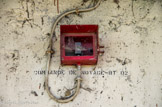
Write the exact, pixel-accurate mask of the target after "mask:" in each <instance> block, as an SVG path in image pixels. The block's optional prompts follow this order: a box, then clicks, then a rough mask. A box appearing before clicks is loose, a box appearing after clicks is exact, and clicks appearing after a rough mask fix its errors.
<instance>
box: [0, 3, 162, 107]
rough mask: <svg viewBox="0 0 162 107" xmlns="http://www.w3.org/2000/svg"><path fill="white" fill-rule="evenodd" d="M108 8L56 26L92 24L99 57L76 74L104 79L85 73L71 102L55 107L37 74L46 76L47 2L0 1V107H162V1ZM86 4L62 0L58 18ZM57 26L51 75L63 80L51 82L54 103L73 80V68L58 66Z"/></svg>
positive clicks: (50, 13) (51, 14)
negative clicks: (101, 48)
mask: <svg viewBox="0 0 162 107" xmlns="http://www.w3.org/2000/svg"><path fill="white" fill-rule="evenodd" d="M114 1H116V3H115V2H114ZM114 1H113V0H104V1H102V3H101V5H100V7H99V8H97V9H96V10H95V11H92V12H88V13H81V14H80V16H79V17H78V16H77V15H69V16H68V17H66V18H64V19H63V20H61V22H60V23H59V25H60V24H98V25H99V37H100V44H102V45H104V46H105V54H104V55H102V56H99V62H98V64H97V66H83V67H82V70H83V71H93V70H94V72H95V71H103V73H104V75H103V74H100V73H98V74H94V72H93V74H91V73H90V72H89V73H88V72H87V73H86V72H84V74H83V83H82V87H83V88H82V89H81V90H80V93H79V95H78V96H77V97H76V99H75V100H74V101H73V102H70V103H67V104H58V103H56V102H54V101H52V100H50V99H49V97H48V95H47V93H46V92H45V90H44V87H43V84H44V75H43V74H38V72H37V71H38V70H44V69H45V65H46V55H45V51H46V49H47V46H48V39H49V32H50V30H51V26H52V23H53V22H54V20H55V19H56V17H57V16H58V15H59V13H57V9H56V6H54V5H53V0H0V107H89V106H92V107H162V57H161V55H162V48H161V47H162V42H161V41H162V1H161V0H119V2H118V0H114ZM89 2H90V1H88V2H87V3H84V4H83V3H82V0H60V4H59V6H60V13H62V12H63V11H65V10H66V9H72V8H76V7H85V6H87V5H88V3H89ZM81 4H83V6H81ZM132 4H133V5H132ZM59 25H58V26H57V29H56V37H57V41H55V44H54V49H55V51H56V53H55V54H54V55H53V59H52V68H51V69H52V70H56V71H57V70H63V71H64V75H63V74H60V75H56V74H54V75H50V86H51V90H53V91H52V92H53V93H55V95H57V96H58V97H59V96H64V93H65V91H66V90H67V89H71V88H72V87H73V85H74V82H73V81H74V78H75V75H70V74H69V71H70V70H75V69H76V68H75V67H73V66H60V57H59V56H60V51H59V40H60V39H59ZM111 71H113V72H114V71H115V74H114V73H112V74H111ZM121 71H122V74H123V72H124V75H121ZM85 73H86V74H85Z"/></svg>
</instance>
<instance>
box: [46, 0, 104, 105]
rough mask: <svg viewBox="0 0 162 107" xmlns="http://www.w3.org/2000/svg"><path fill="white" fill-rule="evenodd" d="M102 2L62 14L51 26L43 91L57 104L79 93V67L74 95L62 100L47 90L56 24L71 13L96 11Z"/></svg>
mask: <svg viewBox="0 0 162 107" xmlns="http://www.w3.org/2000/svg"><path fill="white" fill-rule="evenodd" d="M101 1H102V0H98V2H97V3H96V5H94V6H93V7H90V8H85V9H72V10H69V11H67V12H65V13H62V14H61V15H60V16H58V17H57V19H56V20H55V22H54V24H53V26H52V30H51V34H50V40H49V47H48V51H47V54H48V56H47V57H48V58H47V64H46V75H45V89H46V91H47V93H48V95H49V96H50V98H51V99H52V100H54V101H56V102H58V103H68V102H70V101H73V99H74V98H75V97H76V96H77V95H78V93H79V89H80V87H81V80H82V79H81V67H80V65H77V68H78V71H77V78H76V81H77V86H76V88H75V92H74V94H72V95H70V96H68V97H64V98H57V97H55V96H54V95H53V94H52V93H51V91H50V89H49V85H48V77H49V73H48V72H49V70H50V63H51V59H52V53H53V50H52V38H53V34H54V32H55V29H56V26H57V24H58V22H59V21H60V20H61V19H62V18H63V17H65V16H67V15H69V14H72V13H77V14H78V13H81V12H89V11H92V10H94V9H96V8H97V7H98V6H99V5H100V3H101Z"/></svg>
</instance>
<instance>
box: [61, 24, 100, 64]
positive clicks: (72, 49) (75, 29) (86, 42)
mask: <svg viewBox="0 0 162 107" xmlns="http://www.w3.org/2000/svg"><path fill="white" fill-rule="evenodd" d="M60 33H61V35H60V37H61V38H60V47H61V64H63V65H75V64H81V65H94V64H96V63H97V60H98V54H99V53H100V49H99V48H102V47H100V46H99V44H98V25H61V26H60Z"/></svg>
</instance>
